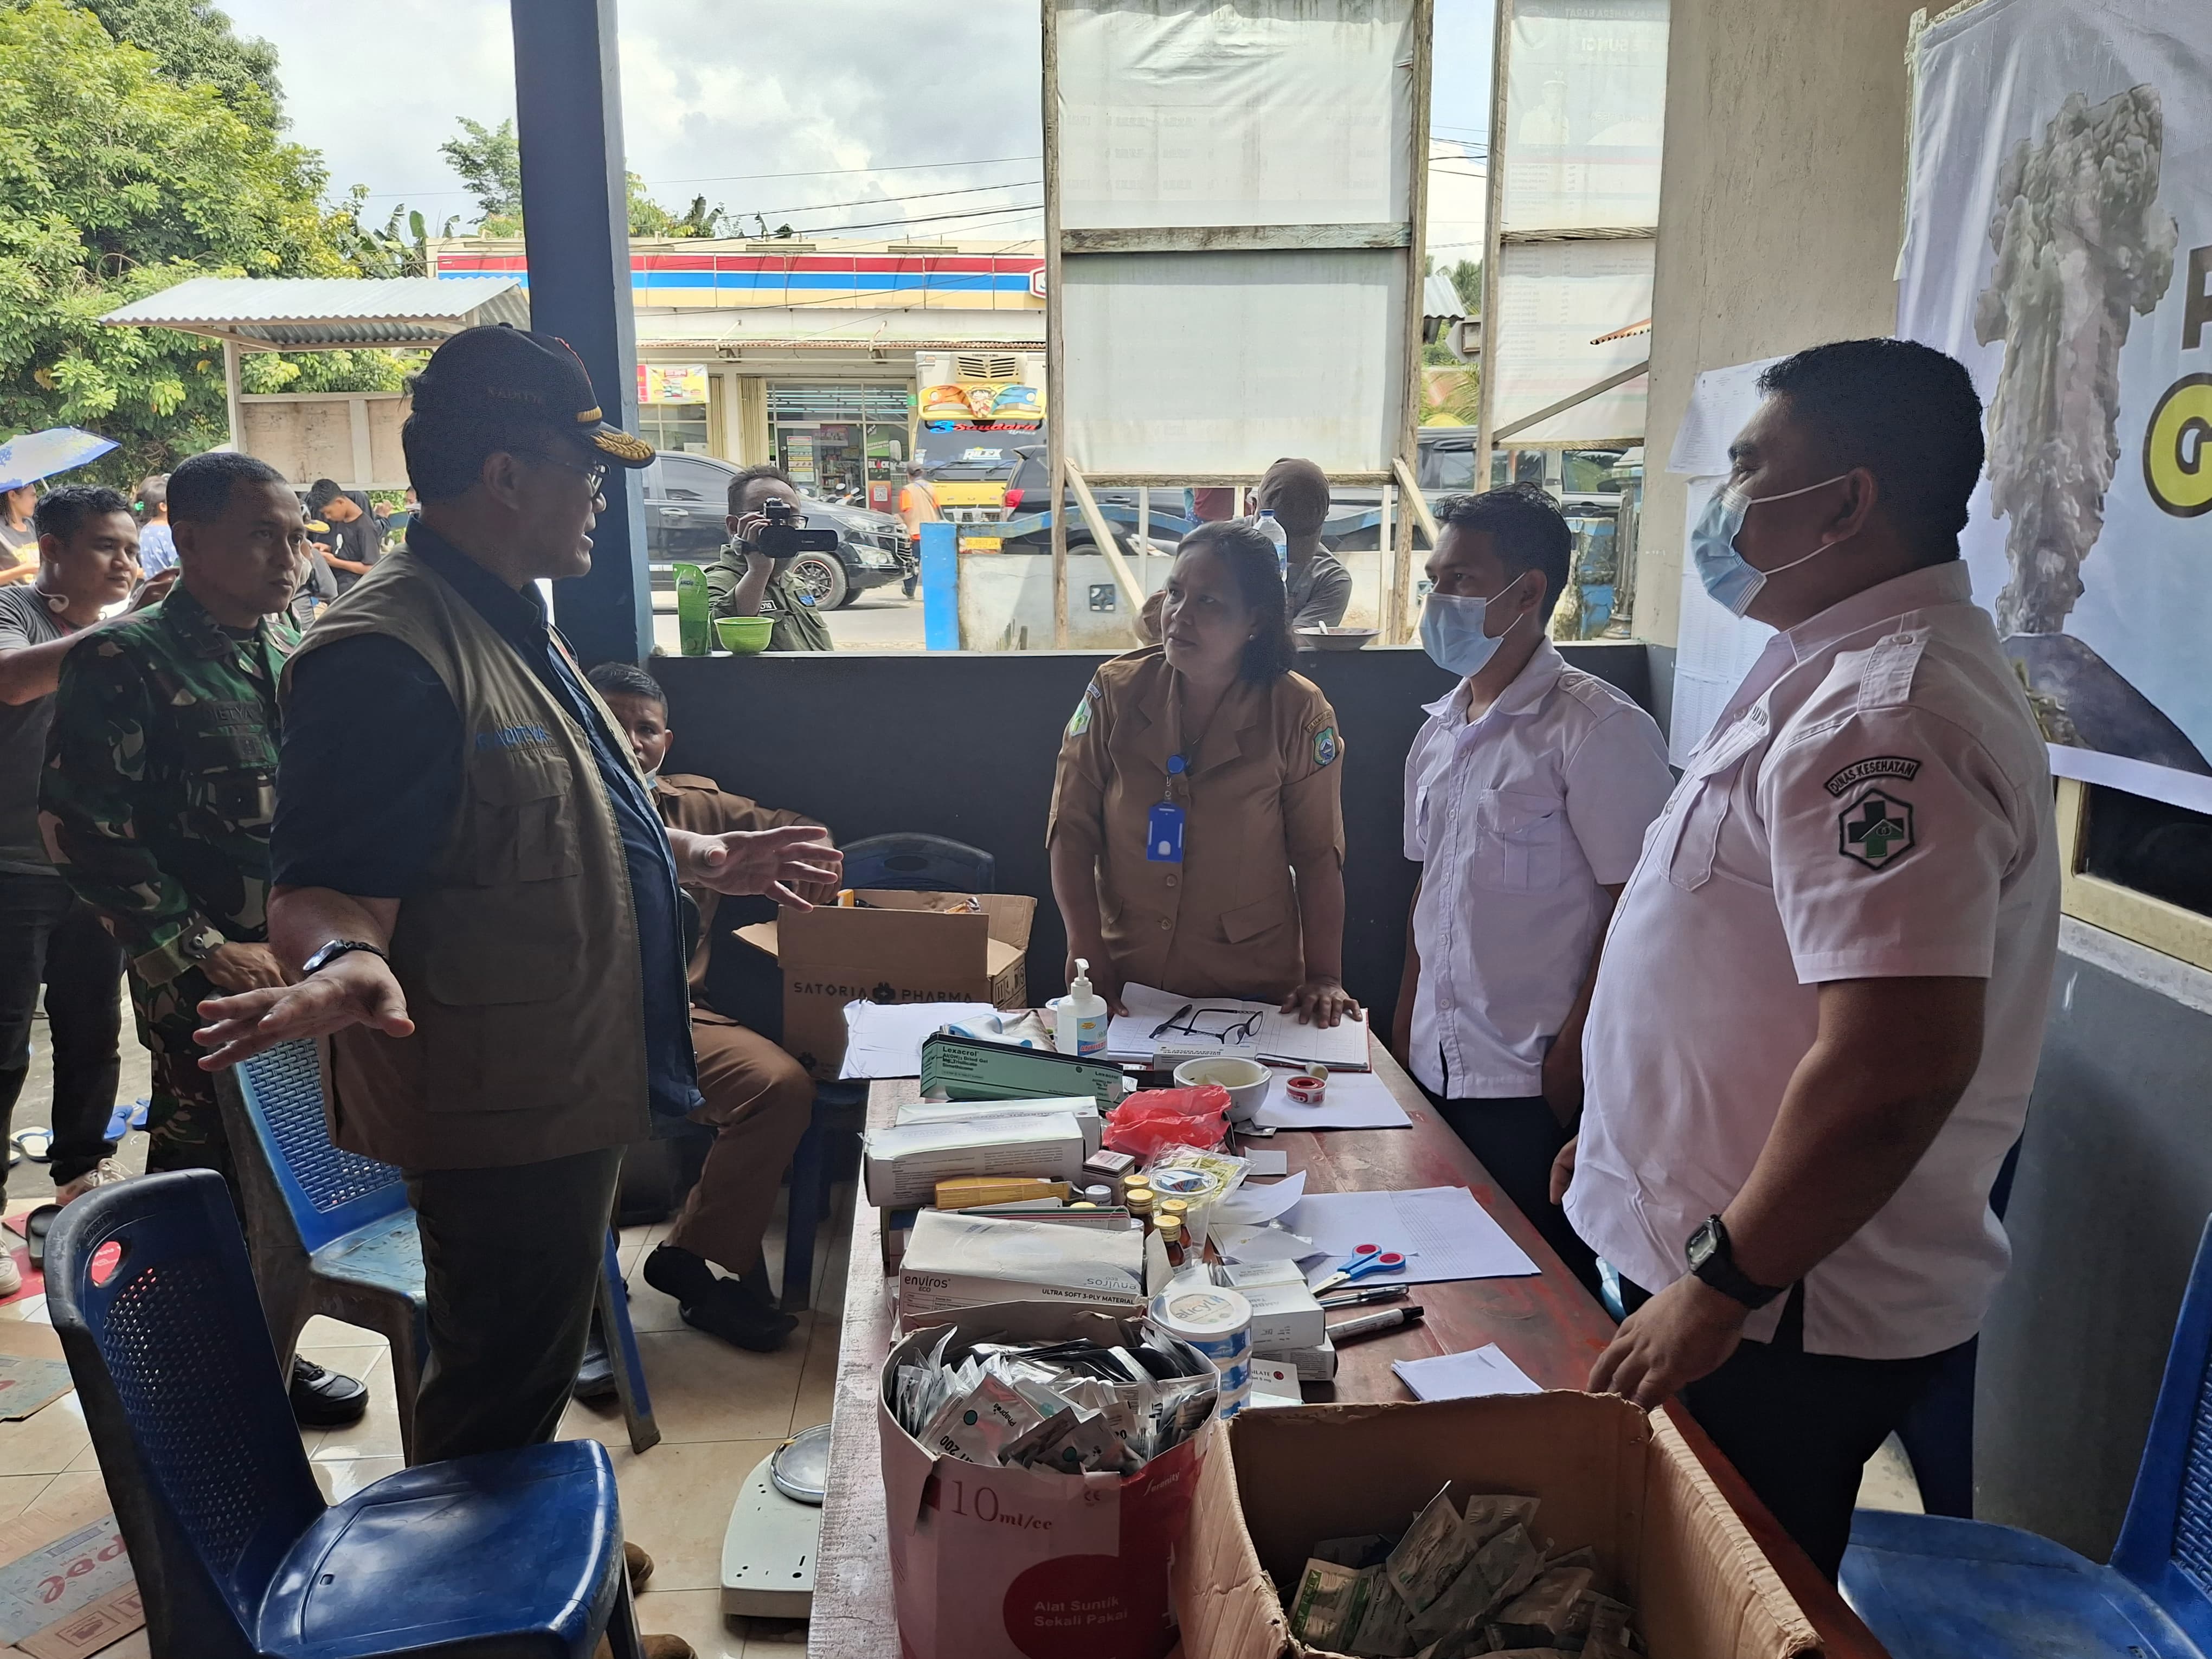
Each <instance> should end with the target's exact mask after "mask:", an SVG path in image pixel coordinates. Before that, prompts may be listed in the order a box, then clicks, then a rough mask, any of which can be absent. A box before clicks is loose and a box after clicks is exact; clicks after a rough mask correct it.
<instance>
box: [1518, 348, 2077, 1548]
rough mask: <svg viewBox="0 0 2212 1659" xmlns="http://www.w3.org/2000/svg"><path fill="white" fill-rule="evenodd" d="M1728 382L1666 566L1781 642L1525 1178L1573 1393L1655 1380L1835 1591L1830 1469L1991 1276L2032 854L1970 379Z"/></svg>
mask: <svg viewBox="0 0 2212 1659" xmlns="http://www.w3.org/2000/svg"><path fill="white" fill-rule="evenodd" d="M1759 386H1760V389H1761V390H1762V391H1763V392H1765V393H1766V394H1767V396H1766V401H1765V403H1764V404H1761V405H1760V407H1759V411H1758V413H1757V414H1756V415H1754V416H1753V417H1752V420H1751V422H1750V423H1749V424H1748V425H1747V426H1746V427H1745V428H1744V429H1743V431H1742V433H1741V435H1739V436H1738V437H1737V439H1736V441H1735V444H1734V445H1733V446H1732V447H1731V449H1730V452H1729V453H1730V455H1731V457H1732V458H1733V459H1734V462H1735V472H1734V474H1733V475H1732V477H1730V479H1729V484H1728V487H1727V488H1726V489H1724V490H1723V492H1722V493H1721V495H1719V496H1717V498H1716V499H1715V501H1714V503H1713V505H1712V507H1711V508H1710V509H1709V510H1708V511H1707V513H1705V518H1704V519H1703V520H1702V521H1701V522H1700V523H1699V526H1698V528H1697V530H1696V532H1695V533H1694V534H1693V537H1692V553H1693V554H1694V556H1695V558H1696V561H1697V567H1698V571H1699V575H1700V576H1701V577H1702V578H1703V580H1704V582H1705V587H1706V590H1707V592H1710V593H1711V594H1712V595H1713V597H1714V598H1715V599H1717V601H1719V602H1720V603H1721V604H1723V605H1726V606H1727V607H1728V608H1729V609H1730V610H1732V611H1735V612H1737V613H1738V614H1739V615H1747V616H1750V617H1754V618H1756V619H1757V620H1759V621H1760V622H1765V623H1771V624H1772V625H1773V626H1774V627H1776V628H1777V629H1780V630H1781V631H1780V632H1779V633H1778V634H1777V635H1775V636H1774V638H1773V639H1772V640H1771V641H1769V642H1768V645H1767V647H1766V649H1765V653H1764V654H1762V655H1761V656H1760V658H1759V660H1758V662H1757V663H1756V664H1755V665H1753V668H1752V670H1751V672H1750V673H1749V675H1747V677H1746V678H1745V680H1744V682H1743V684H1741V685H1740V686H1739V687H1738V688H1737V689H1736V691H1735V696H1733V697H1732V698H1731V699H1730V700H1729V705H1728V707H1727V708H1725V709H1724V710H1723V712H1722V714H1721V716H1720V718H1719V719H1718V720H1717V721H1716V722H1715V723H1714V726H1713V730H1712V732H1711V735H1709V736H1708V737H1707V738H1705V742H1704V743H1703V744H1701V745H1700V746H1699V748H1698V750H1696V751H1695V753H1694V754H1693V755H1692V757H1691V760H1690V763H1689V765H1688V767H1687V769H1686V772H1685V775H1684V776H1683V779H1682V781H1681V784H1680V787H1678V788H1677V789H1676V790H1675V791H1674V795H1673V796H1672V798H1671V799H1669V800H1668V803H1667V808H1666V811H1664V813H1662V815H1661V817H1660V818H1659V821H1658V823H1656V825H1655V826H1654V827H1653V829H1652V833H1651V835H1650V838H1649V840H1648V841H1647V842H1645V844H1644V854H1643V857H1642V858H1641V860H1639V861H1638V865H1637V866H1636V870H1635V872H1634V873H1633V874H1632V876H1631V877H1630V878H1629V881H1628V886H1627V890H1626V892H1625V893H1624V894H1623V896H1622V897H1621V901H1620V908H1619V912H1618V914H1617V915H1616V916H1615V918H1614V921H1613V928H1612V932H1611V933H1610V935H1609V938H1608V940H1607V948H1606V953H1605V960H1604V963H1603V964H1602V965H1601V968H1600V969H1599V972H1598V976H1597V985H1596V988H1595V995H1594V997H1593V999H1592V1001H1591V1004H1590V1008H1589V1022H1588V1030H1587V1034H1586V1036H1585V1038H1584V1041H1583V1063H1584V1069H1585V1072H1586V1074H1587V1084H1586V1100H1585V1105H1584V1110H1583V1118H1582V1127H1581V1133H1580V1135H1579V1138H1578V1139H1577V1141H1576V1142H1574V1143H1571V1144H1570V1146H1569V1147H1568V1149H1567V1150H1566V1151H1565V1152H1563V1153H1562V1154H1561V1158H1560V1169H1559V1172H1558V1175H1557V1176H1555V1182H1556V1183H1557V1184H1559V1185H1563V1186H1565V1187H1566V1208H1567V1214H1568V1216H1569V1218H1571V1220H1572V1221H1573V1223H1574V1225H1575V1228H1576V1231H1578V1232H1579V1233H1581V1235H1582V1236H1583V1237H1584V1238H1585V1239H1587V1240H1589V1243H1590V1244H1591V1245H1592V1246H1593V1247H1595V1249H1596V1250H1597V1252H1598V1254H1599V1255H1601V1256H1603V1257H1604V1258H1605V1259H1606V1260H1607V1261H1610V1262H1611V1263H1612V1264H1613V1266H1614V1267H1617V1268H1618V1269H1619V1270H1620V1274H1621V1277H1622V1279H1623V1280H1624V1284H1623V1285H1622V1291H1623V1300H1624V1302H1625V1303H1626V1304H1627V1307H1628V1309H1629V1317H1628V1319H1627V1321H1626V1323H1624V1324H1623V1325H1622V1326H1621V1328H1620V1334H1619V1335H1618V1336H1617V1337H1616V1338H1615V1339H1614V1340H1613V1343H1612V1344H1611V1346H1608V1347H1607V1349H1606V1351H1605V1352H1604V1353H1603V1354H1601V1356H1600V1357H1599V1359H1598V1362H1597V1364H1596V1366H1595V1369H1594V1370H1592V1372H1591V1375H1590V1387H1591V1388H1592V1389H1598V1390H1601V1391H1610V1392H1613V1393H1618V1394H1622V1395H1627V1396H1628V1397H1630V1398H1631V1399H1632V1400H1634V1401H1636V1402H1637V1403H1638V1404H1639V1405H1643V1406H1647V1407H1648V1406H1656V1405H1657V1404H1659V1403H1660V1402H1661V1401H1663V1400H1665V1399H1666V1398H1667V1397H1668V1395H1673V1394H1674V1393H1676V1392H1677V1391H1678V1390H1679V1391H1680V1393H1681V1394H1682V1395H1683V1398H1684V1400H1685V1401H1686V1404H1687V1405H1688V1407H1689V1408H1690V1410H1691V1411H1692V1413H1694V1414H1695V1415H1696V1417H1697V1419H1698V1420H1699V1422H1700V1423H1701V1424H1703V1425H1705V1429H1706V1430H1707V1431H1709V1432H1710V1433H1711V1435H1712V1437H1713V1438H1714V1440H1715V1441H1716V1442H1717V1443H1719V1445H1720V1448H1721V1449H1722V1450H1723V1451H1724V1452H1725V1453H1727V1455H1728V1456H1729V1459H1730V1460H1731V1461H1732V1462H1734V1463H1735V1466H1736V1468H1738V1469H1739V1470H1740V1471H1741V1473H1742V1474H1743V1476H1744V1478H1745V1479H1746V1480H1747V1481H1748V1482H1749V1483H1750V1485H1751V1487H1752V1489H1753V1491H1754V1492H1758V1493H1759V1497H1760V1498H1762V1499H1764V1500H1765V1504H1766V1505H1767V1507H1768V1508H1769V1509H1770V1510H1772V1511H1773V1512H1774V1515H1775V1517H1776V1519H1778V1521H1780V1522H1781V1523H1782V1525H1783V1526H1784V1528H1786V1529H1787V1530H1788V1531H1789V1532H1790V1534H1791V1535H1792V1536H1793V1537H1795V1538H1796V1540H1797V1541H1798V1542H1799V1543H1800V1544H1801V1545H1802V1546H1803V1547H1804V1548H1805V1551H1806V1553H1808V1555H1810V1556H1811V1557H1812V1558H1813V1559H1814V1563H1815V1564H1816V1565H1819V1566H1820V1568H1821V1569H1822V1571H1825V1572H1826V1573H1827V1574H1828V1575H1829V1576H1830V1577H1833V1576H1834V1575H1835V1572H1836V1570H1837V1567H1838V1564H1839V1563H1840V1561H1841V1559H1842V1557H1843V1552H1844V1545H1845V1543H1846V1541H1848V1538H1849V1535H1850V1512H1851V1505H1852V1502H1853V1499H1854V1497H1855V1494H1856V1493H1857V1488H1858V1482H1859V1474H1860V1471H1861V1468H1863V1465H1864V1463H1865V1462H1866V1460H1867V1458H1868V1457H1869V1456H1870V1455H1872V1454H1873V1452H1874V1450H1875V1448H1876V1447H1878V1446H1879V1445H1880V1444H1881V1442H1882V1440H1883V1439H1884V1437H1887V1435H1888V1433H1889V1432H1890V1431H1891V1430H1892V1429H1893V1428H1895V1427H1896V1426H1897V1425H1898V1423H1899V1421H1900V1420H1901V1419H1903V1418H1904V1416H1905V1413H1906V1412H1907V1411H1908V1410H1909V1409H1910V1408H1911V1405H1912V1403H1913V1401H1914V1400H1915V1399H1916V1398H1917V1395H1919V1393H1920V1392H1921V1390H1922V1389H1923V1388H1924V1387H1925V1386H1926V1383H1927V1382H1928V1379H1929V1377H1930V1376H1932V1375H1934V1373H1935V1372H1936V1370H1938V1369H1939V1368H1940V1367H1941V1366H1942V1363H1943V1361H1944V1359H1945V1358H1946V1356H1947V1355H1948V1353H1949V1352H1950V1351H1951V1350H1953V1349H1954V1348H1955V1347H1957V1346H1959V1345H1960V1344H1963V1343H1964V1342H1966V1340H1967V1339H1969V1338H1970V1337H1972V1335H1973V1334H1974V1333H1975V1331H1976V1329H1977V1328H1978V1326H1979V1325H1980V1323H1981V1321H1982V1317H1983V1315H1984V1311H1985V1310H1987V1308H1988V1306H1989V1304H1990V1297H1991V1296H1992V1294H1993V1293H1994V1291H1995V1290H1996V1283H1997V1280H1998V1279H1999V1278H2000V1277H2001V1276H2002V1273H2003V1272H2004V1269H2005V1265H2006V1261H2007V1260H2008V1249H2007V1247H2006V1243H2005V1237H2004V1230H2003V1228H2002V1226H2001V1225H1998V1223H1997V1221H1996V1218H1995V1217H1994V1216H1993V1215H1992V1214H1991V1213H1990V1206H1989V1194H1990V1185H1991V1183H1992V1182H1994V1180H1995V1179H1996V1174H1997V1170H1998V1168H1999V1166H2000V1165H2001V1164H2002V1162H2003V1159H2004V1156H2005V1153H2006V1152H2007V1150H2008V1148H2009V1147H2010V1146H2012V1144H2013V1142H2014V1141H2015V1140H2016V1139H2018V1138H2019V1135H2020V1132H2021V1124H2022V1121H2023V1120H2024V1118H2025V1116H2026V1114H2027V1096H2028V1090H2029V1086H2030V1085H2031V1084H2032V1083H2033V1081H2034V1077H2035V1066H2036V1059H2037V1054H2038V1052H2039V1048H2040V1046H2041V1041H2042V1034H2043V1022H2044V1014H2045V1006H2046V1003H2047V1000H2048V999H2049V996H2050V990H2051V973H2052V969H2053V966H2054V963H2055V962H2056V958H2057V926H2058V863H2057V835H2056V832H2055V829H2054V828H2053V825H2052V820H2051V775H2050V771H2049V769H2048V765H2047V763H2046V757H2045V749H2044V744H2043V740H2042V737H2041V735H2040V733H2039V732H2038V731H2037V729H2036V726H2035V721H2034V718H2033V715H2032V714H2030V712H2029V709H2028V706H2027V700H2026V698H2025V697H2024V696H2022V694H2021V688H2020V685H2019V683H2018V682H2017V681H2016V680H2015V678H2014V677H2013V674H2012V672H2011V670H2010V668H2009V666H2008V664H2007V663H2006V661H2005V659H2004V656H2003V654H2002V652H2001V650H2000V649H1999V647H1998V644H1997V638H1996V629H1995V627H1994V626H1993V625H1992V623H1991V622H1990V617H1989V615H1988V613H1987V612H1985V611H1982V610H1980V609H1979V608H1978V607H1977V606H1976V605H1974V603H1973V599H1972V591H1971V585H1970V583H1969V580H1968V577H1967V573H1966V567H1965V565H1964V564H1962V563H1961V562H1960V560H1959V550H1958V535H1959V531H1960V528H1961V527H1962V526H1964V525H1965V524H1966V501H1967V498H1968V497H1969V496H1970V495H1972V492H1973V489H1974V482H1975V479H1976V477H1978V474H1979V472H1980V471H1981V464H1982V435H1981V404H1980V402H1979V400H1978V398H1976V397H1975V395H1974V390H1973V386H1972V383H1971V382H1970V381H1969V380H1968V379H1967V377H1966V370H1965V369H1964V368H1961V367H1960V365H1959V364H1958V363H1956V362H1954V361H1953V360H1952V359H1950V358H1948V357H1947V356H1943V355H1942V353H1940V352H1936V351H1932V350H1930V349H1928V348H1927V347H1925V346H1922V345H1917V344H1914V343H1911V342H1910V341H1904V340H1851V341H1844V342H1841V343H1837V344H1833V345H1826V346H1819V347H1815V348H1814V349H1812V350H1809V351H1803V352H1800V353H1799V354H1797V355H1796V356H1794V357H1790V358H1788V359H1786V360H1784V362H1779V363H1778V364H1776V365H1775V366H1774V367H1772V368H1770V369H1768V370H1767V372H1766V373H1765V375H1763V376H1762V377H1761V379H1760V381H1759ZM1570 1177H1571V1185H1567V1184H1566V1183H1567V1182H1568V1180H1569V1178H1570Z"/></svg>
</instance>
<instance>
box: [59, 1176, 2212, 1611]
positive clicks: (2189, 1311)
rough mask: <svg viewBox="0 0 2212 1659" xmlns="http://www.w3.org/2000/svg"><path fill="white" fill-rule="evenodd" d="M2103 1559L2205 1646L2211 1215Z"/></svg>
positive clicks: (2210, 1475) (2210, 1595) (2210, 1556)
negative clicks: (2128, 1491) (2116, 1537)
mask: <svg viewBox="0 0 2212 1659" xmlns="http://www.w3.org/2000/svg"><path fill="white" fill-rule="evenodd" d="M64 1213H67V1212H64ZM2112 1565H2113V1566H2114V1567H2115V1568H2116V1569H2117V1570H2118V1571H2119V1572H2120V1573H2121V1574H2122V1575H2124V1577H2127V1578H2129V1579H2131V1580H2132V1581H2134V1583H2136V1584H2137V1585H2138V1586H2139V1587H2141V1589H2142V1591H2143V1593H2144V1594H2145V1595H2148V1596H2149V1597H2150V1598H2151V1600H2152V1601H2155V1602H2157V1603H2158V1604H2159V1606H2160V1607H2162V1608H2164V1609H2165V1611H2166V1616H2167V1617H2168V1618H2170V1619H2172V1620H2173V1622H2174V1623H2175V1624H2177V1625H2179V1626H2181V1628H2182V1629H2183V1630H2184V1631H2185V1632H2187V1634H2188V1636H2189V1638H2190V1639H2191V1641H2192V1642H2195V1643H2196V1644H2197V1645H2198V1646H2199V1647H2202V1648H2205V1649H2208V1650H2212V1222H2208V1223H2207V1224H2206V1225H2205V1229H2204V1232H2203V1236H2202V1237H2199V1238H2198V1240H2197V1264H2196V1266H2195V1267H2192V1268H2191V1270H2190V1273H2189V1288H2188V1290H2187V1291H2185V1292H2184V1293H2183V1296H2182V1298H2181V1316H2180V1317H2179V1319H2177V1320H2176V1321H2175V1322H2174V1327H2173V1344H2172V1346H2171V1347H2169V1348H2168V1349H2167V1350H2166V1376H2165V1378H2164V1380H2163V1381H2162V1382H2160V1384H2159V1389H2158V1405H2157V1407H2156V1409H2154V1411H2153V1412H2152V1413H2151V1419H2150V1434H2149V1437H2148V1438H2147V1439H2146V1440H2145V1441H2144V1443H2143V1455H2142V1462H2141V1463H2140V1464H2139V1465H2137V1466H2136V1487H2135V1492H2134V1493H2133V1495H2132V1496H2130V1498H2129V1499H2128V1513H2127V1518H2126V1519H2125V1520H2124V1521H2123V1522H2121V1524H2120V1541H2119V1543H2118V1546H2116V1547H2114V1549H2113V1551H2112Z"/></svg>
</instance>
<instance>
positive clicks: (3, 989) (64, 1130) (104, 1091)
mask: <svg viewBox="0 0 2212 1659" xmlns="http://www.w3.org/2000/svg"><path fill="white" fill-rule="evenodd" d="M42 985H43V986H44V987H46V1029H47V1030H48V1032H49V1033H50V1034H51V1036H52V1042H53V1068H54V1101H53V1116H52V1127H53V1132H54V1147H53V1164H52V1175H53V1178H54V1184H55V1185H56V1186H60V1185H62V1184H63V1183H64V1182H70V1181H74V1180H75V1179H76V1177H77V1176H81V1175H82V1174H84V1173H85V1172H86V1171H87V1170H90V1169H92V1168H94V1166H95V1165H96V1164H99V1162H100V1159H101V1158H106V1156H107V1155H108V1154H109V1153H110V1152H113V1151H114V1150H115V1148H114V1146H113V1144H112V1142H110V1141H109V1140H108V1139H107V1138H106V1137H107V1123H108V1120H109V1119H110V1118H111V1117H112V1116H113V1115H114V1113H115V1087H116V1080H117V1079H118V1075H119V1074H120V1072H121V1066H122V1060H121V1054H120V1050H119V1048H118V1043H119V1042H120V1041H121V1037H122V1032H123V1008H122V994H123V947H122V946H121V945H118V944H117V943H116V942H115V940H114V939H113V937H112V935H110V934H109V933H108V931H107V929H106V928H105V927H101V926H100V917H99V916H98V915H96V914H95V913H94V910H93V908H92V907H91V906H90V905H88V904H86V903H85V902H83V901H82V900H81V899H79V898H78V897H77V896H76V894H75V893H73V892H71V891H70V885H69V884H68V883H67V882H65V881H64V880H63V879H62V878H60V877H59V876H56V875H27V874H23V873H21V872H15V871H7V870H0V1146H4V1145H5V1144H6V1142H7V1139H8V1136H9V1133H11V1131H12V1130H13V1127H14V1120H15V1102H16V1099H17V1097H19V1096H21V1093H22V1092H23V1079H25V1078H26V1077H27V1076H28V1075H29V1074H30V1069H31V1022H32V1018H33V1016H34V1015H35V1014H36V1013H37V1012H38V1007H39V989H40V986H42Z"/></svg>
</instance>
